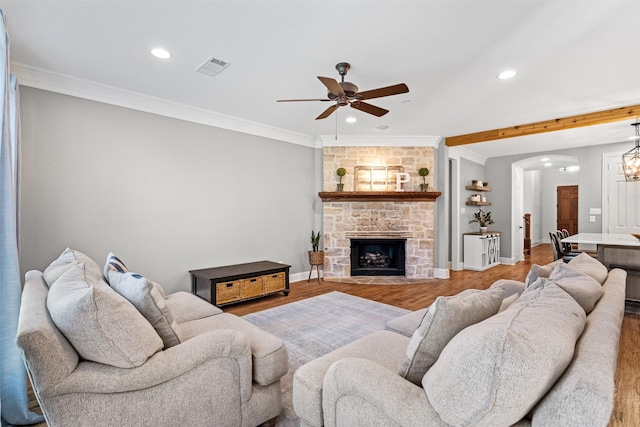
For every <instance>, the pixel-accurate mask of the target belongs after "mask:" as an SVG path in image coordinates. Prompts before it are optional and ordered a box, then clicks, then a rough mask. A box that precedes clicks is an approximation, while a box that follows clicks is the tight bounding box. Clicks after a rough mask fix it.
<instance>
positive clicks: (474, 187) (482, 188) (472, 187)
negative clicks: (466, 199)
mask: <svg viewBox="0 0 640 427" xmlns="http://www.w3.org/2000/svg"><path fill="white" fill-rule="evenodd" d="M464 188H466V189H467V190H475V191H491V187H487V186H481V185H476V184H473V185H467V186H466V187H464Z"/></svg>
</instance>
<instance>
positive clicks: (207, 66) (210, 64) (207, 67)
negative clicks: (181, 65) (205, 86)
mask: <svg viewBox="0 0 640 427" xmlns="http://www.w3.org/2000/svg"><path fill="white" fill-rule="evenodd" d="M229 65H231V62H224V61H223V60H221V59H216V58H214V57H213V56H212V57H211V58H209V59H207V60H206V61H205V62H204V64H202V65H200V66H199V67H198V68H196V71H198V72H200V73H202V74H206V75H208V76H211V77H213V76H215V75H216V74H218V73H219V72H221V71H222V70H224V69H225V68H227V67H228V66H229Z"/></svg>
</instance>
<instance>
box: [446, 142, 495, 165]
mask: <svg viewBox="0 0 640 427" xmlns="http://www.w3.org/2000/svg"><path fill="white" fill-rule="evenodd" d="M449 158H450V159H460V158H462V159H466V160H470V161H472V162H474V163H478V164H481V165H483V166H484V164H485V163H487V159H488V157H486V156H482V155H480V154H478V153H474V152H473V151H471V150H467V149H466V148H464V147H461V146H457V147H449Z"/></svg>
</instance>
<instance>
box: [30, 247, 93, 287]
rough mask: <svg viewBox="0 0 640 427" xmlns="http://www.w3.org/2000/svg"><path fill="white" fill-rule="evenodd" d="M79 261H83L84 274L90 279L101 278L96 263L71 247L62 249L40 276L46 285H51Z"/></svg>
mask: <svg viewBox="0 0 640 427" xmlns="http://www.w3.org/2000/svg"><path fill="white" fill-rule="evenodd" d="M81 262H83V263H84V265H85V271H86V274H87V275H88V276H89V277H90V278H91V280H92V281H94V282H95V281H99V280H101V279H102V271H101V270H100V266H99V265H98V263H96V262H95V261H94V260H92V259H91V258H89V257H88V256H87V255H85V254H84V253H82V252H80V251H77V250H74V249H71V248H66V249H65V250H64V251H62V254H60V256H59V257H58V258H56V259H55V260H54V261H53V262H52V263H51V264H49V266H48V267H47V268H46V269H45V270H44V271H43V272H42V277H43V278H44V281H45V282H46V283H47V285H48V286H49V287H51V285H53V283H54V282H55V281H56V280H58V279H59V278H60V276H62V275H63V274H64V273H65V272H66V271H67V270H69V269H70V268H71V267H73V266H74V265H76V264H80V263H81Z"/></svg>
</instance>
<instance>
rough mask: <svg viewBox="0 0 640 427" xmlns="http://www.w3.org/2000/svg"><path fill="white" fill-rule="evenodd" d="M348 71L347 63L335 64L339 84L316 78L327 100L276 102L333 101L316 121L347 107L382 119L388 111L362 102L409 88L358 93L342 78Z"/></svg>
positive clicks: (284, 100)
mask: <svg viewBox="0 0 640 427" xmlns="http://www.w3.org/2000/svg"><path fill="white" fill-rule="evenodd" d="M349 69H351V64H349V63H348V62H339V63H338V64H336V70H338V74H340V77H341V79H340V82H338V81H337V80H336V79H334V78H332V77H321V76H318V80H320V81H321V82H322V84H323V85H325V86H326V88H327V90H328V93H327V99H279V100H278V102H296V101H325V102H326V101H334V102H335V104H333V105H331V106H330V107H329V108H327V109H326V110H324V111H323V112H322V113H321V114H320V115H319V116H318V117H316V120H321V119H326V118H327V117H329V116H330V115H331V114H332V113H333V112H334V111H335V110H337V109H338V108H339V107H344V106H347V105H348V106H349V107H351V108H355V109H356V110H359V111H362V112H365V113H368V114H371V115H374V116H376V117H382V116H384V115H385V114H387V113H388V112H389V110H385V109H384V108H380V107H376V106H375V105H373V104H369V103H367V102H362V101H363V100H366V99H373V98H382V97H385V96H392V95H399V94H401V93H407V92H409V88H408V87H407V85H406V84H404V83H400V84H397V85H393V86H387V87H382V88H378V89H372V90H367V91H364V92H359V89H358V86H356V85H355V84H353V83H351V82H345V81H344V76H346V75H347V72H348V71H349Z"/></svg>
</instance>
